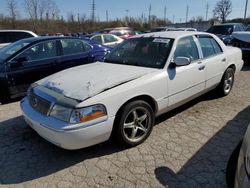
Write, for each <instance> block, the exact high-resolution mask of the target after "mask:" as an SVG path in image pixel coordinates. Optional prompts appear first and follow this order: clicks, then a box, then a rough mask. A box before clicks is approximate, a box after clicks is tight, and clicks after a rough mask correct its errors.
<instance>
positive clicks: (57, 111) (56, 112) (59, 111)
mask: <svg viewBox="0 0 250 188" xmlns="http://www.w3.org/2000/svg"><path fill="white" fill-rule="evenodd" d="M71 112H72V109H71V108H67V107H64V106H61V105H58V104H55V105H54V106H53V108H52V110H51V112H50V116H52V117H55V118H57V119H60V120H63V121H66V122H69V119H70V115H71Z"/></svg>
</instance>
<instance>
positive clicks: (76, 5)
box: [0, 0, 250, 22]
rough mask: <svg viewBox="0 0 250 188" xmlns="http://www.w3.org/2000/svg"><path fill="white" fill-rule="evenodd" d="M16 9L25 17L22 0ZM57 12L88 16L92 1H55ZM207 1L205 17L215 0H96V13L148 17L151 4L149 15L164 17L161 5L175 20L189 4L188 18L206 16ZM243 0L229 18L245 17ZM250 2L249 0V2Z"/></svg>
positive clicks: (0, 4)
mask: <svg viewBox="0 0 250 188" xmlns="http://www.w3.org/2000/svg"><path fill="white" fill-rule="evenodd" d="M17 2H18V9H19V12H20V16H21V17H22V18H24V17H27V12H26V11H25V9H24V0H17ZM55 2H56V3H57V6H58V8H59V9H60V14H61V15H63V16H64V17H65V18H66V17H67V15H68V13H74V14H76V15H77V13H79V14H80V15H82V14H85V15H86V16H88V17H89V16H90V15H91V4H92V2H93V0H55ZM207 2H208V5H209V10H208V18H211V17H212V16H213V13H212V10H213V9H214V6H215V4H216V2H218V0H95V4H96V16H98V17H99V18H100V20H106V11H108V14H109V18H110V19H115V18H121V17H124V16H126V15H129V16H133V17H139V16H141V15H142V14H145V16H147V17H148V14H149V5H150V3H151V10H152V11H151V14H152V15H156V16H157V17H160V18H164V7H165V6H166V8H167V18H168V19H170V20H171V21H173V18H174V21H175V22H180V21H182V22H184V21H185V19H186V9H187V5H189V14H188V18H189V19H190V18H192V17H197V16H203V17H204V18H205V15H206V4H207ZM245 2H246V0H232V4H233V11H232V13H231V14H230V16H229V18H236V17H239V18H242V17H243V16H244V10H245V9H244V8H245ZM249 4H250V2H249ZM0 14H4V15H7V14H8V12H7V11H6V0H0ZM247 15H248V16H250V7H249V5H248V13H247Z"/></svg>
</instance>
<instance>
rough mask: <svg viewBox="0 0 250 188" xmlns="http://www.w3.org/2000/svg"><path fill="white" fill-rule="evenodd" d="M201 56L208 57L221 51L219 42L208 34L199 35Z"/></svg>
mask: <svg viewBox="0 0 250 188" xmlns="http://www.w3.org/2000/svg"><path fill="white" fill-rule="evenodd" d="M198 40H199V42H200V45H201V49H202V53H203V57H204V58H206V57H209V56H213V55H216V54H219V53H221V52H222V50H221V47H220V46H219V44H218V43H217V42H216V41H215V40H214V39H213V38H212V37H210V36H199V37H198Z"/></svg>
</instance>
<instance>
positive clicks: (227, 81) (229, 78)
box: [217, 68, 234, 96]
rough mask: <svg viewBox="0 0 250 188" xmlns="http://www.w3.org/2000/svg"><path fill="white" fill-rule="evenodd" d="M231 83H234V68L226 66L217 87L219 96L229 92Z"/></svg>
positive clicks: (231, 86)
mask: <svg viewBox="0 0 250 188" xmlns="http://www.w3.org/2000/svg"><path fill="white" fill-rule="evenodd" d="M233 84H234V70H233V69H232V68H227V70H226V71H225V73H224V75H223V77H222V79H221V83H220V84H219V86H218V88H217V89H218V92H219V94H220V96H227V95H228V94H229V93H230V92H231V90H232V88H233Z"/></svg>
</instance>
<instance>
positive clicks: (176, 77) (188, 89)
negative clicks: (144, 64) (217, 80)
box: [168, 36, 205, 106]
mask: <svg viewBox="0 0 250 188" xmlns="http://www.w3.org/2000/svg"><path fill="white" fill-rule="evenodd" d="M194 39H195V38H193V36H189V37H184V38H181V39H180V40H179V41H178V42H177V46H176V50H175V53H174V57H173V60H174V59H175V58H176V57H187V58H189V59H190V61H191V63H190V64H189V65H187V66H174V64H173V63H172V64H170V65H169V67H168V77H169V81H168V82H169V87H168V89H169V105H170V106H172V105H178V104H180V103H182V102H185V100H187V99H189V98H192V97H194V96H195V95H196V94H199V93H200V92H202V91H203V90H204V89H205V70H204V69H205V66H204V64H203V63H202V61H201V59H200V53H199V50H198V47H197V42H195V40H194Z"/></svg>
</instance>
